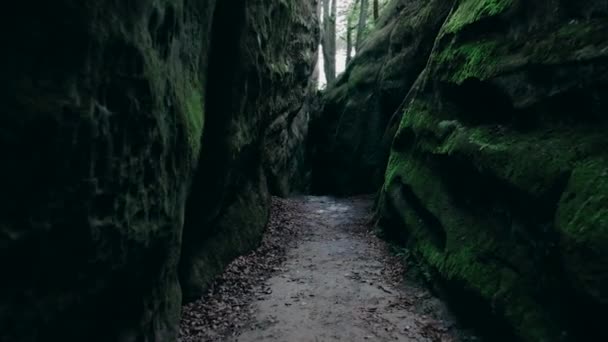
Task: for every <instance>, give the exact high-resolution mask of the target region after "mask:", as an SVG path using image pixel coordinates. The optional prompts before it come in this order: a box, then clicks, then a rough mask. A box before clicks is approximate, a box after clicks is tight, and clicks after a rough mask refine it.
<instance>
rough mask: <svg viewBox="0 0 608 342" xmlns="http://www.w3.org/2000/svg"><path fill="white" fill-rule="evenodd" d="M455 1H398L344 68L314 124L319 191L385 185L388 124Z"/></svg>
mask: <svg viewBox="0 0 608 342" xmlns="http://www.w3.org/2000/svg"><path fill="white" fill-rule="evenodd" d="M453 2H454V1H453V0H449V1H440V0H432V1H422V0H395V1H391V2H390V3H389V4H388V5H387V7H386V8H385V9H384V10H383V13H382V16H381V17H380V18H379V20H378V22H377V23H376V29H375V30H374V32H372V33H371V34H370V36H369V37H368V38H367V39H366V41H365V42H364V43H363V46H362V49H361V51H359V52H358V53H357V55H356V56H355V57H354V59H353V60H352V61H351V62H350V63H349V65H348V66H347V69H346V71H345V72H344V73H343V74H342V75H341V76H340V77H339V78H338V79H337V80H336V82H335V83H333V84H330V85H328V87H327V89H326V90H325V91H324V94H323V99H322V103H323V108H322V109H321V112H320V114H319V115H318V116H317V117H315V118H313V121H312V123H311V145H312V153H313V155H314V160H313V162H314V167H313V170H314V173H313V191H314V192H317V193H334V194H341V195H345V194H356V193H370V192H374V191H376V190H377V189H378V187H380V184H382V177H383V174H384V167H385V165H386V160H387V158H388V151H389V148H390V142H391V140H392V136H390V135H389V136H388V137H385V130H386V128H387V125H388V123H389V121H390V119H391V117H392V116H393V114H394V113H395V111H397V110H398V109H399V108H402V105H403V100H404V98H405V95H406V94H407V92H408V90H409V89H410V87H411V86H412V84H413V83H414V81H415V80H416V78H417V77H418V75H419V74H420V72H421V71H422V69H424V67H425V65H426V62H427V60H428V56H429V54H430V53H431V49H432V47H433V43H434V41H435V37H436V36H437V33H438V31H439V29H440V27H441V24H442V23H443V21H444V20H445V18H446V16H447V15H448V13H449V11H450V8H451V6H452V3H453Z"/></svg>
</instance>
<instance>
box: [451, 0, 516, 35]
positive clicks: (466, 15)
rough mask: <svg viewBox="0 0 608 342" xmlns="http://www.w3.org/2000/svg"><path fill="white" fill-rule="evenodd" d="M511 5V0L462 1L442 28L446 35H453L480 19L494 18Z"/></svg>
mask: <svg viewBox="0 0 608 342" xmlns="http://www.w3.org/2000/svg"><path fill="white" fill-rule="evenodd" d="M512 5H513V0H464V1H461V4H460V5H459V6H458V8H457V9H456V11H455V12H454V13H453V14H452V15H451V16H450V18H449V19H448V21H447V22H446V24H445V25H444V27H443V31H444V32H446V33H455V32H458V31H460V30H461V29H462V28H463V27H465V26H467V25H470V24H472V23H474V22H477V21H479V20H480V19H483V18H486V17H491V16H496V15H499V14H501V13H503V12H505V11H506V10H507V9H509V8H510V7H511V6H512Z"/></svg>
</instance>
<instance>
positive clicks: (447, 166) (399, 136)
mask: <svg viewBox="0 0 608 342" xmlns="http://www.w3.org/2000/svg"><path fill="white" fill-rule="evenodd" d="M606 99H608V2H607V1H533V2H530V1H517V0H461V1H459V2H458V3H457V4H456V6H455V7H454V8H453V9H452V11H451V14H450V16H449V17H448V18H447V20H446V21H445V24H444V25H443V27H442V29H441V31H440V33H439V35H438V37H437V39H436V42H435V47H434V49H433V52H432V54H431V56H430V58H429V61H428V65H427V67H426V68H425V70H424V72H423V73H422V74H421V75H420V78H419V80H418V81H417V83H416V85H415V87H414V88H413V89H412V90H411V93H410V96H409V97H408V103H407V105H406V108H405V110H404V112H403V115H402V119H401V120H400V121H399V122H398V123H396V124H395V127H394V130H395V131H396V132H397V133H396V135H395V137H394V141H393V146H392V149H391V155H390V160H389V163H388V166H387V170H386V175H385V183H384V186H383V188H382V194H381V198H380V205H379V213H380V218H381V221H380V222H381V225H382V226H383V227H384V228H385V231H386V232H387V233H389V234H390V235H392V236H393V237H396V238H399V239H401V240H402V241H403V242H405V243H407V245H408V247H409V248H410V250H411V251H412V253H413V255H415V256H416V257H417V259H418V260H420V261H422V263H423V264H424V265H426V267H428V270H429V273H430V274H431V275H432V276H433V278H434V279H435V280H437V281H438V282H439V283H440V284H442V285H444V288H445V289H447V291H448V294H451V295H452V297H453V298H455V297H457V298H456V299H459V300H460V301H461V302H459V304H460V306H461V307H467V305H468V309H469V310H468V311H469V313H472V312H474V311H475V310H482V309H483V311H479V312H485V313H486V314H490V315H492V316H493V317H494V318H495V319H496V320H499V321H503V322H506V323H507V327H508V328H509V330H511V331H512V332H513V333H514V335H515V336H516V337H517V338H521V339H523V340H525V341H562V340H571V341H579V340H583V339H584V337H585V336H592V335H593V334H597V336H603V338H600V339H605V338H606V332H605V329H604V327H603V324H604V322H603V318H602V317H604V313H605V312H606V310H607V309H608V306H607V305H608V211H607V208H608V201H607V199H608V197H607V196H608V188H607V184H608V183H607V182H608V164H607V160H608V159H607V158H608V149H607V147H608V136H607V135H606V129H607V128H608V116H607V115H606V113H607V112H608V101H607V100H606ZM473 303H476V304H473ZM476 305H477V306H476ZM478 317H479V316H478ZM486 317H490V316H489V315H488V316H486Z"/></svg>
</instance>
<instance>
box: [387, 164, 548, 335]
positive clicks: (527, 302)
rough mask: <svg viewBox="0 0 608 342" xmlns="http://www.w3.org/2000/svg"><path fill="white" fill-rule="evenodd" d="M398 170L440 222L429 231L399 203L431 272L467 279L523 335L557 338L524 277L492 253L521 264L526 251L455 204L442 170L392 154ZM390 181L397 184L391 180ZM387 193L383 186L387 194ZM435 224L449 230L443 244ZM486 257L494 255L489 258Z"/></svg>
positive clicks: (416, 250) (392, 171)
mask: <svg viewBox="0 0 608 342" xmlns="http://www.w3.org/2000/svg"><path fill="white" fill-rule="evenodd" d="M396 175H400V176H401V181H402V182H403V183H405V184H407V185H408V187H409V189H410V190H408V191H413V192H414V194H415V196H416V197H418V198H420V199H421V201H422V202H423V203H424V205H425V208H426V210H428V211H429V212H430V213H431V214H432V215H433V216H435V217H436V218H437V220H438V222H440V224H441V226H440V227H435V228H434V230H431V229H429V226H427V224H428V223H426V221H425V218H423V217H422V216H420V213H419V212H417V211H415V210H414V209H413V207H412V206H410V205H407V206H404V207H401V208H398V209H399V211H400V212H399V216H400V218H401V220H403V222H402V223H403V224H404V226H405V227H406V229H407V230H408V236H409V237H410V239H409V241H410V243H409V244H408V249H409V250H410V251H411V252H412V255H413V256H415V257H416V258H417V259H419V260H421V261H423V263H424V264H425V265H427V266H428V267H430V269H431V270H432V271H433V272H432V273H433V274H436V275H438V276H439V277H440V278H442V279H444V280H447V281H449V282H452V283H456V284H463V285H464V286H465V287H466V290H467V292H471V293H475V294H476V295H478V296H480V297H481V298H482V299H483V300H484V301H485V302H486V303H487V304H488V305H489V307H490V308H491V310H492V311H494V312H495V313H497V314H499V315H501V316H503V317H504V318H505V319H506V320H507V321H509V323H510V324H511V326H513V327H515V328H516V329H517V330H518V335H519V336H522V337H524V339H525V340H527V341H547V342H548V341H553V338H554V332H555V331H557V330H556V329H555V326H554V323H553V322H552V321H551V319H550V318H549V317H547V316H546V315H545V314H544V311H543V306H542V305H541V304H539V303H538V302H537V301H536V300H535V299H534V298H533V292H532V291H531V290H530V288H529V287H528V285H527V283H526V280H525V279H524V278H523V277H522V276H521V275H520V274H518V273H516V272H515V271H514V270H512V269H511V268H510V267H507V266H506V264H503V263H501V262H496V261H490V260H493V258H495V259H496V260H501V259H504V260H511V262H514V263H515V264H516V265H518V267H522V265H521V264H523V263H525V262H527V258H528V256H527V254H526V253H521V250H518V249H515V248H514V245H512V243H511V242H510V241H509V240H505V239H503V238H501V236H502V235H501V234H497V233H496V232H495V231H494V230H493V228H492V227H491V225H492V223H491V222H492V221H491V220H485V219H480V218H479V217H476V216H473V215H471V214H468V213H467V212H466V211H462V210H460V209H459V208H458V207H457V206H455V205H454V202H453V200H452V199H451V194H450V192H449V191H448V189H447V188H446V187H445V185H444V183H443V182H442V180H441V178H442V177H441V175H440V174H438V173H437V171H436V170H435V169H433V168H430V167H429V166H428V165H427V164H426V163H424V162H422V161H421V160H419V159H418V158H417V157H416V156H414V155H412V154H408V153H405V154H403V153H393V155H392V156H391V161H390V163H389V172H388V173H387V177H395V176H396ZM389 184H390V183H389ZM391 186H399V184H396V183H392V185H391ZM389 192H390V189H389V188H388V186H385V190H384V194H385V195H384V196H387V194H388V193H389ZM437 229H442V230H443V231H444V232H445V235H446V239H447V240H446V244H445V246H443V247H442V246H440V245H438V244H437V243H436V241H435V240H434V238H435V237H436V236H435V235H434V234H436V230H437ZM520 249H521V248H520ZM488 256H492V257H490V258H489V260H487V259H488ZM520 263H521V264H520Z"/></svg>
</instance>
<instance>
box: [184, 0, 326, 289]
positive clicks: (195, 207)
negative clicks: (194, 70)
mask: <svg viewBox="0 0 608 342" xmlns="http://www.w3.org/2000/svg"><path fill="white" fill-rule="evenodd" d="M317 30H318V23H317V18H316V3H315V2H314V1H298V2H285V1H279V0H276V1H261V0H260V1H249V2H247V4H246V5H243V4H242V3H241V2H239V1H222V3H218V7H217V10H216V14H215V18H214V24H213V40H212V47H211V57H210V67H209V84H210V85H212V86H210V87H209V90H208V93H207V107H206V108H207V112H206V113H207V115H206V116H207V121H206V129H205V132H206V133H205V137H204V138H203V153H202V158H201V161H200V166H199V171H198V173H197V176H196V180H195V183H194V186H193V192H192V195H191V197H190V199H189V201H188V211H187V212H188V215H187V216H186V226H185V231H184V234H185V235H184V242H185V243H184V253H183V258H182V262H181V265H180V267H181V281H182V286H183V288H184V291H185V297H186V300H190V299H195V298H197V297H198V296H200V295H201V294H202V291H203V290H204V289H205V287H206V286H207V285H208V284H209V281H210V280H211V279H212V277H213V276H214V275H215V274H217V272H219V271H220V270H221V269H222V268H223V267H224V265H225V264H226V263H227V262H228V261H229V260H231V259H232V258H234V257H236V256H237V255H239V254H240V253H242V252H244V251H246V250H249V249H251V248H252V247H254V246H255V245H256V244H257V243H258V240H259V238H260V235H261V232H262V230H263V228H264V226H265V224H266V221H267V216H268V209H269V195H268V193H269V189H270V190H271V191H272V192H274V193H275V194H281V195H283V194H287V193H289V192H291V191H293V190H297V187H298V186H299V184H297V183H296V182H295V179H304V178H305V177H304V176H305V175H306V170H305V159H304V158H305V155H304V151H305V146H304V139H305V138H306V135H307V126H308V111H307V104H306V101H305V99H306V97H307V94H308V92H309V90H311V84H310V79H311V75H312V73H313V69H314V65H315V62H316V49H317V45H318V41H317V36H318V32H317ZM291 185H294V186H295V188H292V187H291Z"/></svg>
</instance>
